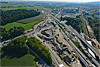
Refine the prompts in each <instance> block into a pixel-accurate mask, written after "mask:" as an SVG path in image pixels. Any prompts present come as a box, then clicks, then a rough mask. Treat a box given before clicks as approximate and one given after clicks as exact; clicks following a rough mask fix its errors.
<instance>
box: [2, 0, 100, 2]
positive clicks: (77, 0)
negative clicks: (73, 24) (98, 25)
mask: <svg viewBox="0 0 100 67" xmlns="http://www.w3.org/2000/svg"><path fill="white" fill-rule="evenodd" d="M1 1H58V2H94V1H100V0H1Z"/></svg>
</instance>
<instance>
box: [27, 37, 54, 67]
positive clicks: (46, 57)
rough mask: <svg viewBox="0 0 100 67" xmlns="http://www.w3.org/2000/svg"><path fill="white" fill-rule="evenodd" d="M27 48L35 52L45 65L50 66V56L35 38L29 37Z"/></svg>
mask: <svg viewBox="0 0 100 67" xmlns="http://www.w3.org/2000/svg"><path fill="white" fill-rule="evenodd" d="M26 44H27V45H28V47H29V48H31V49H32V50H33V51H35V52H36V53H37V54H38V55H39V56H40V57H41V58H42V59H43V60H44V61H45V62H46V63H47V64H49V65H51V64H52V59H51V55H50V53H49V51H48V49H47V48H46V47H45V46H43V45H42V43H41V42H40V41H38V40H37V39H36V38H35V37H30V38H29V39H28V41H27V43H26Z"/></svg>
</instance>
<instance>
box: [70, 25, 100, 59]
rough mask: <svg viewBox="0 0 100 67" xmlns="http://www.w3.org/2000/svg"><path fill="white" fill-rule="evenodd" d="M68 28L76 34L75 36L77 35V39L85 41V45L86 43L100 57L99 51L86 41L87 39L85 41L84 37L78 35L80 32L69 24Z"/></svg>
mask: <svg viewBox="0 0 100 67" xmlns="http://www.w3.org/2000/svg"><path fill="white" fill-rule="evenodd" d="M69 28H70V29H71V30H72V31H73V33H75V34H76V36H77V37H78V38H79V39H81V40H82V41H83V42H84V43H85V45H87V46H88V47H89V48H90V49H91V50H92V51H93V52H94V53H95V54H96V55H97V56H98V57H99V58H100V53H99V52H98V51H97V50H96V49H95V48H94V47H92V46H91V45H90V44H89V43H87V41H86V40H85V39H83V38H82V37H81V36H80V34H79V33H78V32H77V31H75V30H74V29H73V28H72V27H71V26H69Z"/></svg>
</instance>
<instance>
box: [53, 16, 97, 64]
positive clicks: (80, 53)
mask: <svg viewBox="0 0 100 67" xmlns="http://www.w3.org/2000/svg"><path fill="white" fill-rule="evenodd" d="M51 16H52V15H51ZM52 17H53V18H54V19H56V20H57V21H58V23H59V22H60V20H58V19H57V18H55V17H54V16H52ZM78 35H79V34H78ZM70 44H72V45H73V42H70ZM74 47H75V46H74ZM74 47H73V48H74ZM75 49H76V50H77V52H79V55H82V56H83V58H84V60H85V61H86V62H87V64H88V65H92V63H91V62H90V61H89V60H86V56H85V55H84V54H83V53H82V52H80V51H78V49H77V48H76V47H75ZM96 53H97V52H96Z"/></svg>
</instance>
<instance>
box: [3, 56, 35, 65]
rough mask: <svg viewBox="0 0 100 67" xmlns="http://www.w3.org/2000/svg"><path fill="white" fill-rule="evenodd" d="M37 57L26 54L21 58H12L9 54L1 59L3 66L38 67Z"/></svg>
mask: <svg viewBox="0 0 100 67" xmlns="http://www.w3.org/2000/svg"><path fill="white" fill-rule="evenodd" d="M34 59H35V57H33V56H32V55H24V56H22V57H20V58H16V57H15V58H11V59H9V58H8V57H7V56H5V57H3V58H2V59H1V66H17V67H18V66H34V67H36V61H35V60H34Z"/></svg>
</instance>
